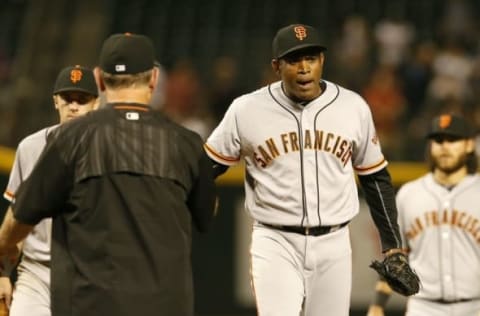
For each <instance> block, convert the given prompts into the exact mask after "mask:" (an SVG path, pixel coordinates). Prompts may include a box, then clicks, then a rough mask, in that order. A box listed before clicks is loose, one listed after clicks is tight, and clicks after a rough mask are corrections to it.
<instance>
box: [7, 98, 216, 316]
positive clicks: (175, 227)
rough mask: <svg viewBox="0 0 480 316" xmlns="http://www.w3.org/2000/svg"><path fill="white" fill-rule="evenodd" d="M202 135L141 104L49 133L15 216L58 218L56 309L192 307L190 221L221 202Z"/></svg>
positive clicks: (163, 311) (204, 223)
mask: <svg viewBox="0 0 480 316" xmlns="http://www.w3.org/2000/svg"><path fill="white" fill-rule="evenodd" d="M202 145H203V142H202V140H201V138H200V137H199V136H198V135H197V134H195V133H193V132H191V131H188V130H186V129H184V128H182V127H180V126H178V125H176V124H175V123H173V122H171V121H169V120H168V119H166V118H165V117H164V116H163V115H162V114H161V113H159V112H155V111H151V110H150V108H149V107H147V106H144V105H140V104H108V105H107V106H106V107H105V108H104V109H102V110H98V111H95V112H91V113H89V114H88V115H86V116H85V117H82V118H79V119H76V120H73V121H71V122H68V123H66V124H63V125H62V126H60V127H59V128H58V129H57V130H56V131H55V132H53V133H52V134H51V138H50V139H49V141H48V144H47V146H46V149H45V151H44V152H43V153H42V155H41V157H40V158H39V161H38V163H37V165H36V167H35V168H34V170H33V172H32V174H31V176H30V177H29V179H28V180H27V181H26V182H25V183H24V184H23V185H22V186H21V187H20V188H19V190H18V192H17V195H16V200H15V201H14V203H13V209H14V216H15V218H16V219H17V220H19V221H20V222H23V223H28V224H36V223H38V222H39V221H40V220H41V219H42V218H45V217H53V231H52V267H51V268H52V281H51V287H52V315H53V316H57V315H62V316H65V315H72V316H80V315H81V316H84V315H102V316H105V315H116V316H119V315H142V316H148V315H193V286H192V272H191V258H190V255H191V226H192V222H193V223H194V224H195V226H196V227H197V228H198V229H199V230H200V231H204V230H205V229H207V227H208V225H209V223H210V221H211V219H212V217H213V211H214V204H215V189H214V180H213V176H212V167H211V162H210V160H209V159H208V158H207V156H206V155H205V153H204V150H203V148H202Z"/></svg>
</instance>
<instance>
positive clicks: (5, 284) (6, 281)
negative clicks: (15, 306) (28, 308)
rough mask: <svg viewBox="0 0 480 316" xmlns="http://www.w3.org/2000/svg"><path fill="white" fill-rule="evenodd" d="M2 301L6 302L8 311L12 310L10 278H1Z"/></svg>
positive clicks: (0, 297) (0, 292)
mask: <svg viewBox="0 0 480 316" xmlns="http://www.w3.org/2000/svg"><path fill="white" fill-rule="evenodd" d="M0 300H4V301H5V305H6V306H7V309H10V304H11V303H12V282H10V278H9V277H4V276H2V277H0Z"/></svg>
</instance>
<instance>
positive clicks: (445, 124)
mask: <svg viewBox="0 0 480 316" xmlns="http://www.w3.org/2000/svg"><path fill="white" fill-rule="evenodd" d="M441 135H446V136H453V137H458V138H470V137H473V136H474V132H473V128H472V127H471V126H470V124H469V123H468V122H467V120H466V119H465V118H463V117H461V116H459V115H455V114H442V115H439V116H437V117H435V118H434V119H433V120H432V125H431V127H430V131H429V132H428V135H427V137H428V138H434V137H436V136H441Z"/></svg>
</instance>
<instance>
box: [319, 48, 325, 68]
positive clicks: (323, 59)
mask: <svg viewBox="0 0 480 316" xmlns="http://www.w3.org/2000/svg"><path fill="white" fill-rule="evenodd" d="M324 61H325V54H324V53H323V52H321V53H320V65H321V66H322V67H323V62H324Z"/></svg>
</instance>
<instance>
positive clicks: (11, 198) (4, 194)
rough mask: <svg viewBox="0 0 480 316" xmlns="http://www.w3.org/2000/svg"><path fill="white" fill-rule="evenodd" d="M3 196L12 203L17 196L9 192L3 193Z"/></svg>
mask: <svg viewBox="0 0 480 316" xmlns="http://www.w3.org/2000/svg"><path fill="white" fill-rule="evenodd" d="M3 196H4V197H5V199H7V200H9V201H10V202H11V201H12V200H13V198H14V197H15V194H13V193H12V192H9V191H5V192H4V193H3Z"/></svg>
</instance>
